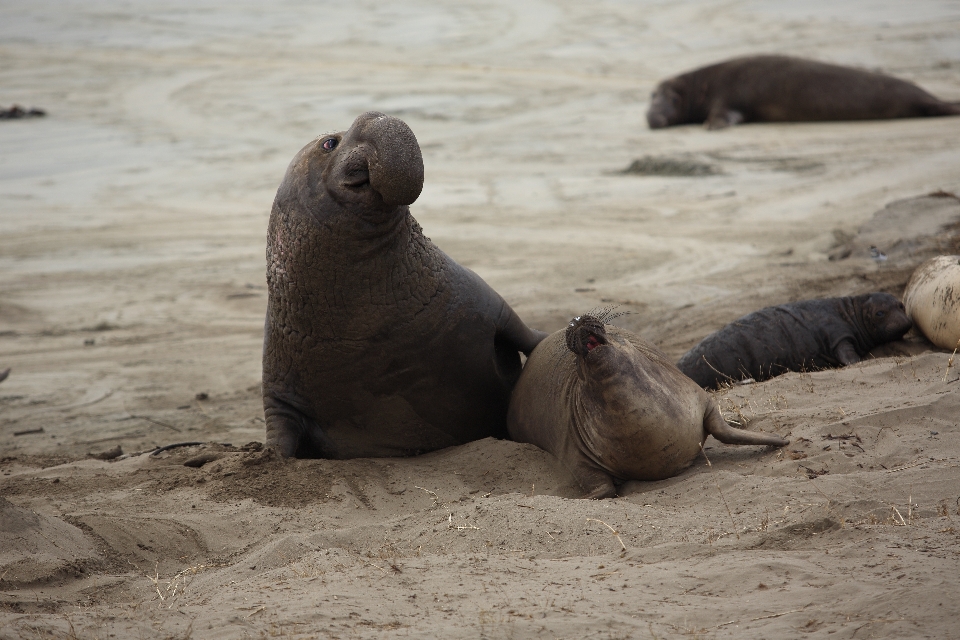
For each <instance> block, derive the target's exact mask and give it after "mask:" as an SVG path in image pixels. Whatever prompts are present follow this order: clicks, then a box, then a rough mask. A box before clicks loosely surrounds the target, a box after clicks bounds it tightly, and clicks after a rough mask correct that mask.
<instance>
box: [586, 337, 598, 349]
mask: <svg viewBox="0 0 960 640" xmlns="http://www.w3.org/2000/svg"><path fill="white" fill-rule="evenodd" d="M599 346H600V341H599V340H597V338H596V337H595V336H590V337H589V338H587V351H593V350H594V349H596V348H597V347H599Z"/></svg>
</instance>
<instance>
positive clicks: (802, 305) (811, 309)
mask: <svg viewBox="0 0 960 640" xmlns="http://www.w3.org/2000/svg"><path fill="white" fill-rule="evenodd" d="M912 324H913V323H912V322H911V321H910V318H908V317H907V314H906V313H905V312H904V310H903V304H901V302H900V301H899V300H897V299H896V298H895V297H893V296H892V295H890V294H889V293H868V294H864V295H861V296H854V297H849V298H822V299H818V300H803V301H800V302H792V303H790V304H781V305H777V306H775V307H766V308H765V309H760V310H759V311H754V312H753V313H750V314H747V315H745V316H743V317H742V318H740V319H738V320H734V321H733V322H731V323H730V324H728V325H727V326H725V327H724V328H722V329H720V330H719V331H717V332H716V333H712V334H710V335H709V336H707V337H706V338H704V339H703V340H701V341H700V344H698V345H697V346H695V347H694V348H693V349H691V350H690V351H688V352H687V353H685V354H684V355H683V357H682V358H680V360H679V362H677V367H679V369H680V370H681V371H683V372H684V373H685V374H687V375H688V376H690V377H691V378H693V380H694V381H695V382H696V383H697V384H699V385H700V386H701V387H704V388H705V389H714V388H717V387H719V386H720V385H722V384H724V383H730V382H738V381H740V380H745V379H747V378H753V379H754V380H766V379H767V378H772V377H773V376H778V375H780V374H782V373H786V372H787V371H811V370H816V369H824V368H828V367H837V366H844V365H848V364H854V363H856V362H860V360H861V359H862V358H863V357H864V356H866V355H867V353H868V352H869V351H870V350H871V349H873V348H874V347H876V346H878V345H881V344H883V343H885V342H891V341H893V340H899V339H900V338H901V337H902V336H903V334H905V333H906V332H907V331H909V330H910V327H911V326H912Z"/></svg>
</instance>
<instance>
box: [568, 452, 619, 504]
mask: <svg viewBox="0 0 960 640" xmlns="http://www.w3.org/2000/svg"><path fill="white" fill-rule="evenodd" d="M565 462H566V463H567V464H568V466H569V469H570V473H572V474H573V477H574V478H575V479H576V480H577V484H579V485H580V488H581V489H583V491H584V496H583V497H584V498H585V499H588V500H603V499H604V498H616V497H617V487H616V485H615V484H614V483H613V477H612V476H611V475H610V474H609V473H607V472H605V471H603V470H602V469H598V468H596V467H595V466H593V465H592V464H590V463H589V462H587V461H586V460H583V459H577V460H576V461H573V460H570V459H569V458H568V459H567V460H566V461H565ZM571 463H572V464H571Z"/></svg>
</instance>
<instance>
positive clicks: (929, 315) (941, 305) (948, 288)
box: [903, 256, 960, 349]
mask: <svg viewBox="0 0 960 640" xmlns="http://www.w3.org/2000/svg"><path fill="white" fill-rule="evenodd" d="M903 305H904V307H905V308H906V312H907V315H908V316H910V318H911V319H912V320H913V322H914V323H915V324H916V325H917V328H918V329H920V331H921V332H922V333H923V335H925V336H926V337H927V340H929V341H930V342H932V343H933V344H935V345H937V346H938V347H940V348H941V349H956V348H958V347H960V256H937V257H936V258H932V259H930V260H927V261H926V262H924V263H923V264H922V265H920V266H919V267H917V269H916V271H914V272H913V275H912V276H910V282H908V283H907V288H906V290H905V291H904V292H903Z"/></svg>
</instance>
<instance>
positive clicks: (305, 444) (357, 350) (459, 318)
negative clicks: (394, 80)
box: [263, 112, 544, 458]
mask: <svg viewBox="0 0 960 640" xmlns="http://www.w3.org/2000/svg"><path fill="white" fill-rule="evenodd" d="M422 187H423V159H422V157H421V155H420V146H419V145H418V144H417V139H416V137H414V135H413V132H412V131H411V130H410V128H409V127H408V126H407V125H406V124H404V123H403V122H402V121H400V120H398V119H396V118H391V117H389V116H385V115H383V114H380V113H372V112H371V113H365V114H363V115H361V116H360V117H358V118H357V119H356V121H355V122H354V123H353V125H352V126H351V127H350V129H349V130H348V131H346V132H341V133H335V134H330V135H325V136H321V137H319V138H317V139H316V140H314V141H313V142H311V143H309V144H308V145H306V146H305V147H304V148H303V149H301V150H300V152H299V153H298V154H297V155H296V156H295V157H294V159H293V161H292V162H291V163H290V166H289V167H288V169H287V173H286V176H285V177H284V179H283V183H282V184H281V185H280V188H279V189H278V191H277V197H276V200H275V201H274V204H273V212H272V214H271V216H270V223H269V229H268V236H267V285H268V289H269V301H268V306H267V318H266V326H265V330H264V346H263V406H264V414H265V418H266V430H267V445H270V446H273V447H276V448H277V449H278V450H279V452H280V453H281V454H282V455H284V456H297V457H325V458H353V457H361V456H362V457H372V456H399V455H411V454H416V453H420V452H424V451H431V450H434V449H440V448H442V447H448V446H451V445H455V444H460V443H463V442H467V441H469V440H475V439H478V438H484V437H487V436H499V437H504V436H505V435H506V414H507V406H508V403H509V400H510V391H511V389H512V388H513V385H514V383H515V382H516V379H517V377H518V376H519V375H520V369H521V366H520V355H519V352H521V351H522V352H524V353H530V352H531V351H532V350H533V348H534V347H535V346H536V345H537V343H538V342H539V341H540V340H541V339H542V337H543V335H544V334H543V333H541V332H537V331H533V330H531V329H529V328H528V327H527V326H526V325H525V324H524V323H523V322H522V321H521V320H520V318H519V317H517V315H516V313H514V311H513V309H511V308H510V306H509V305H508V304H507V303H506V302H504V300H503V298H501V297H500V296H499V295H498V294H497V293H496V292H495V291H494V290H493V289H491V288H490V287H489V285H487V284H486V283H485V282H484V281H483V280H481V279H480V277H479V276H477V275H476V274H475V273H473V272H472V271H470V270H468V269H465V268H463V267H461V266H460V265H458V264H457V263H456V262H454V261H453V260H452V259H450V258H449V257H448V256H447V255H446V254H444V253H443V252H442V251H440V249H438V248H437V247H436V246H435V245H434V244H433V243H432V242H430V240H429V239H428V238H426V237H424V235H423V233H422V231H421V229H420V225H418V224H417V222H416V220H414V219H413V217H412V216H411V215H410V210H409V208H408V207H407V205H409V204H410V203H412V202H413V201H414V200H416V199H417V197H418V196H419V195H420V191H421V189H422Z"/></svg>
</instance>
